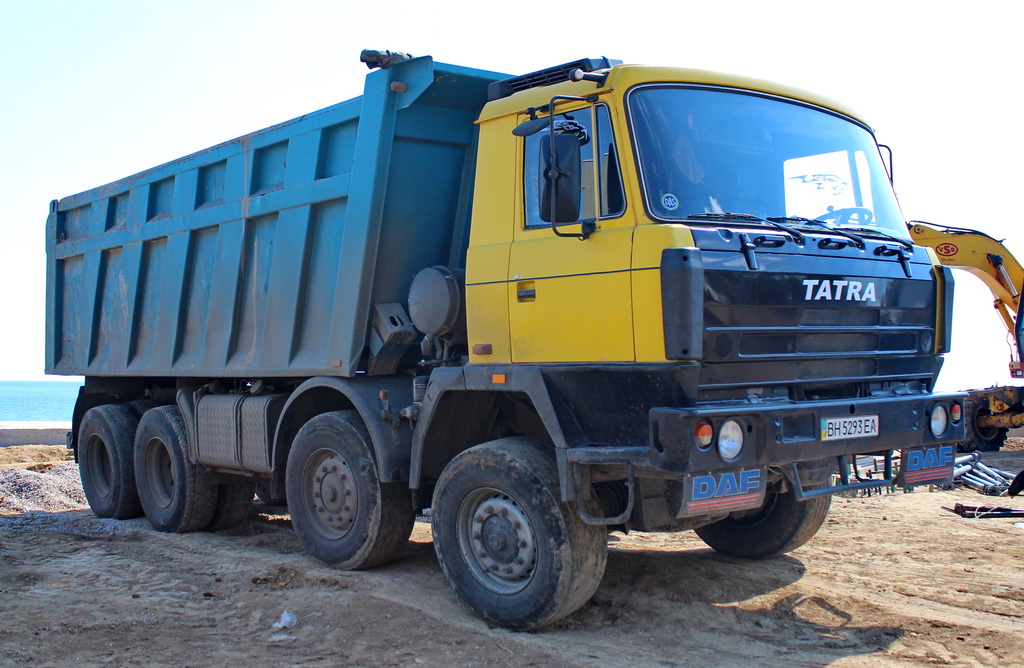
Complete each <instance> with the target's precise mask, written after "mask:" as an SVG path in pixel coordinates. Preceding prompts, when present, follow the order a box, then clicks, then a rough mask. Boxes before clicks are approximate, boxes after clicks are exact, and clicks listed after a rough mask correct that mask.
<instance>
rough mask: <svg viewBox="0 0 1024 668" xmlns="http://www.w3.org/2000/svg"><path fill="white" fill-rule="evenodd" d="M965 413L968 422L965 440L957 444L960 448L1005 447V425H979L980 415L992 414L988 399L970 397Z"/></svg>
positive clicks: (965, 406)
mask: <svg viewBox="0 0 1024 668" xmlns="http://www.w3.org/2000/svg"><path fill="white" fill-rule="evenodd" d="M964 415H965V419H966V420H967V423H966V424H965V425H964V440H962V441H960V443H958V444H957V446H958V449H959V450H961V451H963V452H974V451H975V450H979V451H981V452H995V451H996V450H998V449H999V448H1001V447H1003V442H1004V441H1006V433H1007V430H1006V428H1005V427H979V426H978V424H977V420H978V418H979V417H984V416H986V415H991V411H989V408H988V401H986V400H985V399H983V398H981V397H968V398H967V401H965V402H964Z"/></svg>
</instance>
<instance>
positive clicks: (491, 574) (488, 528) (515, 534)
mask: <svg viewBox="0 0 1024 668" xmlns="http://www.w3.org/2000/svg"><path fill="white" fill-rule="evenodd" d="M457 522H458V539H459V549H460V550H461V552H462V556H463V558H464V559H465V561H466V563H467V564H468V565H469V568H470V570H471V571H472V573H473V575H474V577H476V579H477V580H479V581H480V583H481V584H482V585H483V586H484V587H486V588H488V589H490V590H491V591H493V592H496V593H499V594H514V593H516V592H519V591H522V590H523V589H525V588H526V586H527V585H528V584H529V583H530V580H531V578H532V577H533V573H534V569H535V568H536V565H537V540H536V537H535V536H534V531H533V526H532V525H531V524H530V518H529V516H528V515H527V514H526V512H525V511H524V510H523V509H522V507H520V505H519V504H518V503H517V502H516V500H515V499H513V498H512V497H510V496H508V495H507V494H505V493H503V492H501V491H499V490H496V489H491V488H481V489H478V490H476V491H474V492H473V493H471V494H470V495H469V496H467V497H466V499H465V501H463V503H462V506H461V507H460V508H459V517H458V520H457Z"/></svg>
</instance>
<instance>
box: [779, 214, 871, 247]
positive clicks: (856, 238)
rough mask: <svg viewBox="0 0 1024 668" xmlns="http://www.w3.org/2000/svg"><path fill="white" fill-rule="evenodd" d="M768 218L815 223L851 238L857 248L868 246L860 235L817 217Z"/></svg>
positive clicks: (817, 225)
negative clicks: (833, 225)
mask: <svg viewBox="0 0 1024 668" xmlns="http://www.w3.org/2000/svg"><path fill="white" fill-rule="evenodd" d="M768 220H770V221H772V222H778V221H786V222H790V223H801V224H803V225H813V226H814V227H820V228H823V229H826V230H828V231H829V232H835V233H836V235H837V236H840V237H845V238H847V239H849V240H850V241H852V242H853V243H854V245H855V246H857V248H864V247H865V246H866V244H865V243H864V240H863V239H862V238H860V237H859V236H857V235H856V234H851V233H850V232H844V231H843V230H841V229H838V228H835V227H832V226H831V225H829V224H828V223H826V222H825V221H824V220H818V219H816V218H804V217H803V216H772V217H771V218H769V219H768Z"/></svg>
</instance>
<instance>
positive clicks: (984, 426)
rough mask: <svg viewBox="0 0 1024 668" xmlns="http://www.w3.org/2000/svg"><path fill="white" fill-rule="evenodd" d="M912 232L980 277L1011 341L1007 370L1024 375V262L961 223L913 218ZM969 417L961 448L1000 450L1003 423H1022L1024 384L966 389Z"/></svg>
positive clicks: (954, 264) (1008, 425)
mask: <svg viewBox="0 0 1024 668" xmlns="http://www.w3.org/2000/svg"><path fill="white" fill-rule="evenodd" d="M910 235H911V237H912V238H913V240H914V243H915V244H917V245H918V246H927V247H928V248H931V249H932V250H934V251H935V255H936V256H937V257H938V259H939V262H941V263H942V264H944V265H946V266H948V267H953V268H955V269H961V270H963V271H966V272H969V273H971V274H974V275H975V276H977V277H978V278H980V279H981V280H982V281H983V282H984V283H985V285H987V286H988V289H989V290H991V292H992V296H993V297H994V298H995V301H994V302H993V306H994V307H995V309H996V312H997V313H999V317H1000V318H1001V319H1002V321H1003V324H1004V325H1005V326H1006V330H1007V331H1008V332H1009V333H1010V335H1011V337H1012V339H1013V341H1014V343H1015V345H1014V350H1013V354H1012V355H1011V361H1010V375H1011V376H1013V377H1014V378H1024V368H1022V365H1021V354H1022V351H1021V340H1022V339H1024V336H1022V329H1024V318H1018V317H1017V316H1018V312H1019V310H1020V299H1021V289H1022V286H1024V267H1021V264H1020V262H1019V261H1018V260H1017V258H1016V257H1014V256H1013V253H1011V252H1010V251H1009V250H1008V249H1007V248H1006V246H1004V245H1003V243H1002V242H1001V241H999V240H998V239H994V238H992V237H990V236H989V235H987V234H985V233H984V232H979V231H977V230H968V229H964V228H959V227H940V226H937V225H931V224H929V223H923V222H921V221H913V222H911V223H910ZM964 412H965V414H966V415H967V419H968V429H967V433H966V437H967V438H966V440H964V441H963V442H962V443H960V449H962V450H998V449H999V448H1000V447H1001V446H1002V444H1003V441H1004V440H1005V439H1006V432H1007V429H1010V428H1013V427H1021V426H1024V388H1022V387H998V386H997V387H990V388H988V389H985V390H968V399H967V402H966V404H965V406H964Z"/></svg>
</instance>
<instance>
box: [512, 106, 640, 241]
mask: <svg viewBox="0 0 1024 668" xmlns="http://www.w3.org/2000/svg"><path fill="white" fill-rule="evenodd" d="M555 132H556V133H558V134H571V135H573V136H575V137H576V138H577V139H578V140H579V142H580V154H581V157H582V161H583V178H582V184H583V185H582V187H581V188H580V192H579V198H580V200H579V203H580V212H581V214H580V218H581V220H588V219H590V220H593V219H596V218H614V217H617V216H620V215H622V213H623V212H624V211H625V209H626V198H625V195H624V190H623V186H622V176H621V171H620V170H619V157H618V151H617V149H616V147H615V139H614V135H613V134H612V125H611V118H610V116H609V112H608V107H606V106H605V105H597V106H595V107H593V108H592V109H580V110H578V111H573V112H567V113H564V114H559V115H558V116H557V117H556V119H555ZM547 133H548V130H543V131H541V132H538V133H536V134H534V135H531V136H529V137H527V138H526V142H525V157H524V160H525V166H524V169H523V174H524V179H525V184H524V185H525V187H524V189H523V190H524V193H525V197H526V202H525V204H526V207H525V209H526V227H527V228H537V227H550V226H551V224H550V223H547V222H545V221H543V220H542V219H541V217H540V206H539V198H540V193H541V192H542V191H543V188H542V187H541V185H542V184H541V182H540V162H541V160H540V146H541V137H543V136H545V135H546V134H547ZM595 155H596V156H597V158H596V160H595ZM598 212H599V213H598Z"/></svg>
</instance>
